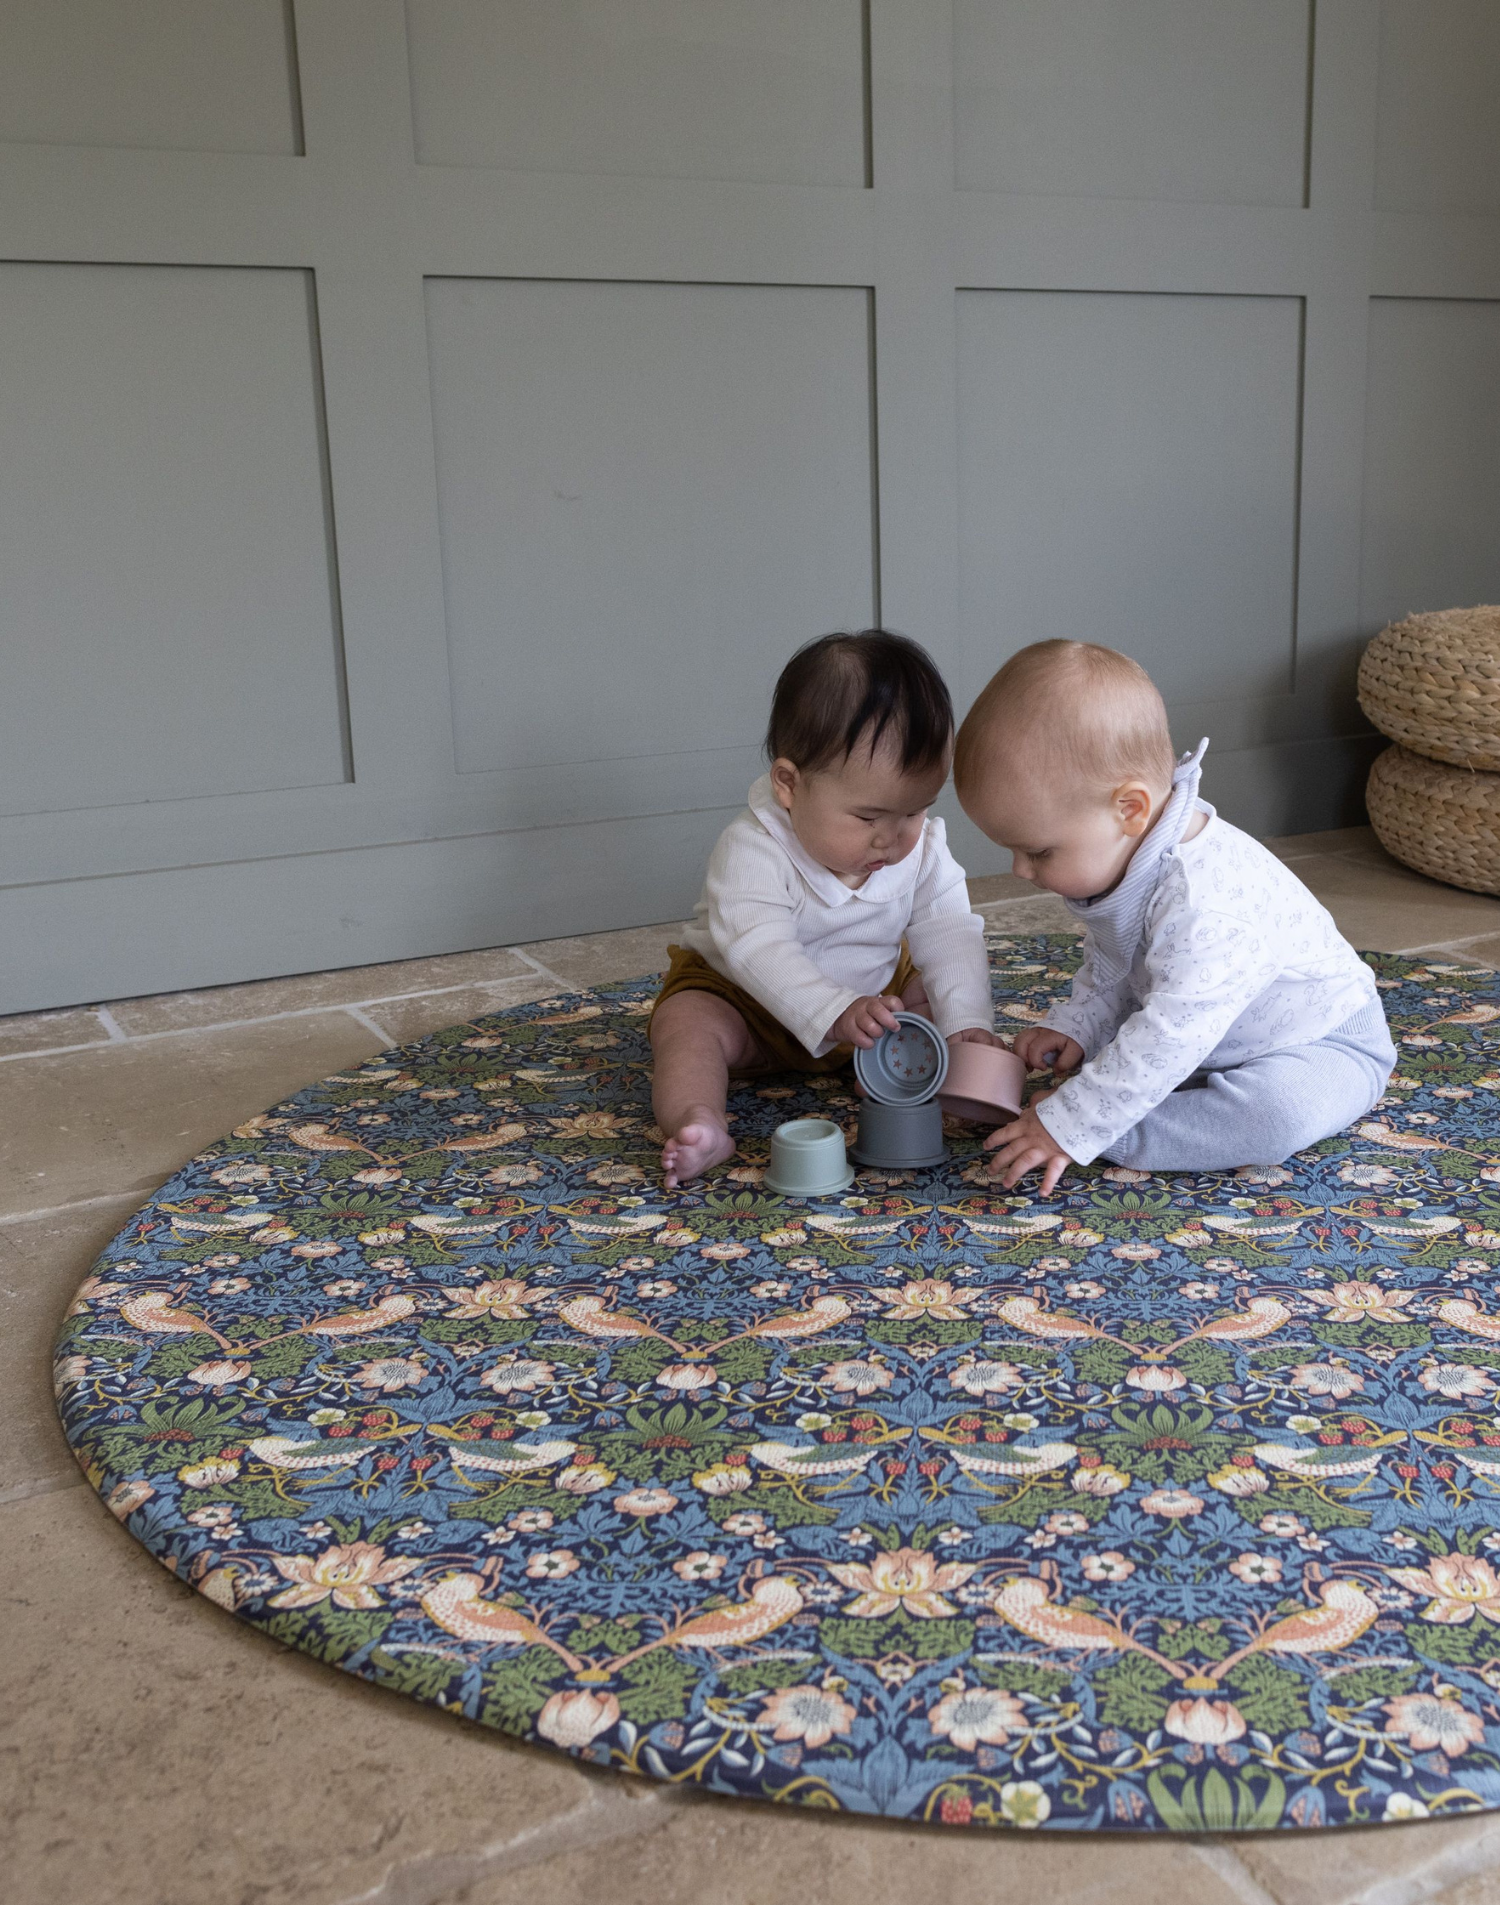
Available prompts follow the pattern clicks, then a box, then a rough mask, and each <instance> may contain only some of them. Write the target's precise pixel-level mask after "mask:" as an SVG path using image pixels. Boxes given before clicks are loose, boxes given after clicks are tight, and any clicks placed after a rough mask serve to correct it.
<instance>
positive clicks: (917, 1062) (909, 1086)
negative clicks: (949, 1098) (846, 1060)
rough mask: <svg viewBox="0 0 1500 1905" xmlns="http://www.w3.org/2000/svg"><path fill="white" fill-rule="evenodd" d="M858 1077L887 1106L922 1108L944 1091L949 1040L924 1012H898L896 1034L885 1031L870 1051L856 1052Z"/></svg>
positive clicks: (855, 1070) (855, 1059) (855, 1069)
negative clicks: (924, 1102)
mask: <svg viewBox="0 0 1500 1905" xmlns="http://www.w3.org/2000/svg"><path fill="white" fill-rule="evenodd" d="M854 1075H855V1077H856V1078H857V1079H858V1080H859V1082H860V1083H861V1084H862V1085H863V1086H864V1088H865V1090H866V1091H867V1092H868V1093H869V1095H870V1097H872V1098H876V1099H878V1100H879V1101H880V1103H881V1104H883V1105H919V1104H921V1103H922V1102H923V1101H924V1100H925V1099H928V1098H935V1097H936V1096H937V1094H938V1093H939V1092H940V1091H941V1090H942V1088H943V1080H944V1079H945V1078H946V1077H947V1076H948V1043H947V1040H946V1039H945V1038H944V1037H943V1035H942V1033H941V1032H940V1031H939V1030H938V1029H937V1027H936V1026H935V1025H934V1024H933V1023H932V1021H931V1020H930V1019H924V1018H923V1017H922V1016H921V1015H920V1013H916V1012H898V1013H897V1014H896V1029H895V1031H894V1032H882V1033H881V1035H880V1037H879V1038H878V1039H876V1041H875V1043H874V1044H873V1045H872V1046H871V1047H870V1048H869V1050H868V1051H856V1052H855V1054H854Z"/></svg>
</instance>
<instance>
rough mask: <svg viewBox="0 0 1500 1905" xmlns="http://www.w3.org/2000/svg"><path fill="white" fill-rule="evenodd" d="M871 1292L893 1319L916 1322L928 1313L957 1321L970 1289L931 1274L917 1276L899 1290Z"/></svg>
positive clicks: (964, 1308) (967, 1300)
mask: <svg viewBox="0 0 1500 1905" xmlns="http://www.w3.org/2000/svg"><path fill="white" fill-rule="evenodd" d="M873 1294H874V1295H875V1296H878V1297H880V1298H882V1299H883V1300H884V1302H885V1305H886V1311H885V1313H886V1315H887V1316H888V1317H889V1318H890V1319H891V1320H892V1321H893V1322H896V1323H920V1322H922V1321H924V1320H925V1319H926V1318H927V1317H929V1316H935V1317H937V1318H939V1319H940V1320H941V1321H942V1322H944V1323H961V1322H962V1321H963V1320H964V1318H965V1317H966V1316H967V1315H968V1309H967V1305H968V1304H969V1302H970V1301H971V1300H972V1296H971V1293H970V1292H968V1291H961V1290H958V1289H956V1288H955V1287H954V1286H953V1285H952V1284H951V1283H943V1282H939V1281H938V1279H937V1278H935V1277H921V1278H918V1279H916V1280H914V1281H913V1282H911V1283H908V1284H905V1285H904V1286H903V1287H902V1288H901V1289H899V1290H876V1291H874V1292H873Z"/></svg>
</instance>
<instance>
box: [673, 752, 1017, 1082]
mask: <svg viewBox="0 0 1500 1905" xmlns="http://www.w3.org/2000/svg"><path fill="white" fill-rule="evenodd" d="M903 938H904V939H905V940H906V943H907V945H908V946H909V947H910V948H911V956H912V958H913V960H914V961H915V962H916V965H917V966H918V968H919V969H920V971H921V974H922V978H923V980H924V982H925V984H926V986H927V996H928V998H929V1000H930V1001H931V1007H932V1018H933V1021H934V1023H935V1024H936V1025H937V1028H938V1030H939V1031H940V1032H942V1033H943V1035H944V1036H945V1037H950V1036H951V1035H952V1034H953V1033H954V1032H962V1031H966V1030H967V1029H968V1028H969V1027H971V1026H982V1027H983V1028H984V1029H985V1030H986V1031H988V1030H989V1029H990V1028H991V1027H992V1025H993V1024H994V1013H993V1008H992V1006H991V1004H990V980H989V964H988V961H987V959H986V957H985V950H984V922H983V921H982V920H981V919H980V918H979V915H978V914H977V913H975V912H974V911H972V909H971V908H970V905H969V892H968V887H967V886H966V885H965V883H964V871H963V868H962V867H961V866H960V865H959V864H958V862H957V861H956V860H955V859H954V858H953V855H952V854H951V853H950V852H949V851H948V843H947V834H946V830H945V828H944V826H943V823H942V821H941V820H935V819H929V820H928V821H927V822H926V824H925V825H924V826H923V828H922V835H921V838H920V839H919V840H918V842H917V844H916V846H915V847H913V848H912V850H911V852H910V853H909V854H907V856H906V858H905V859H904V860H898V861H897V862H896V863H895V864H894V865H893V866H883V867H879V868H877V869H876V871H875V872H873V873H871V874H870V875H869V876H868V878H867V879H866V880H865V883H864V885H863V886H859V887H849V886H845V885H844V883H843V881H842V880H841V879H840V878H839V876H838V875H837V874H836V873H831V872H830V871H829V869H828V868H827V867H825V866H822V865H820V864H819V862H818V861H816V860H814V859H813V858H812V856H811V855H810V854H809V853H808V852H807V849H806V848H805V847H804V846H803V845H802V842H801V841H800V840H799V839H798V838H797V836H796V834H795V833H794V832H793V831H792V826H791V822H790V821H789V820H788V819H787V816H786V814H785V813H784V812H783V810H782V809H781V807H780V806H779V805H778V804H777V801H776V797H775V795H774V794H773V793H772V791H771V777H770V775H769V774H763V775H762V776H761V778H760V779H759V780H758V781H757V782H756V783H755V785H754V786H753V787H752V788H751V789H750V805H749V808H748V809H747V810H746V812H744V813H742V814H741V815H740V816H739V818H738V819H737V820H733V821H731V822H730V824H729V825H728V826H727V827H726V828H725V829H724V831H723V833H721V834H720V835H719V840H718V844H717V845H716V846H715V848H714V850H713V854H712V856H711V857H710V859H709V863H708V877H707V879H706V881H705V882H704V887H703V893H702V896H701V898H700V899H699V901H698V904H697V907H696V908H695V909H694V914H693V923H692V925H691V927H690V928H689V929H688V931H687V932H686V933H684V934H683V944H684V945H685V946H687V947H689V948H690V949H691V950H692V951H693V952H696V953H697V954H699V956H700V957H701V958H703V959H706V960H707V961H708V963H709V965H711V966H712V967H713V968H714V970H715V971H716V972H721V973H723V974H724V976H725V978H727V979H732V980H734V982H735V984H736V985H739V986H743V987H744V989H745V991H746V992H748V993H749V994H750V995H751V997H752V998H755V999H758V1000H759V1001H760V1003H761V1004H762V1005H763V1006H764V1007H765V1008H766V1010H767V1011H768V1012H770V1013H772V1014H774V1016H775V1017H776V1018H777V1019H779V1020H780V1022H781V1023H782V1024H783V1025H784V1026H786V1028H787V1030H788V1031H790V1032H793V1033H795V1035H796V1036H797V1038H798V1039H800V1040H801V1042H802V1044H803V1045H805V1046H806V1047H807V1049H808V1051H809V1052H810V1053H811V1054H812V1055H813V1057H814V1058H821V1057H822V1056H823V1054H824V1053H825V1052H827V1051H830V1050H831V1049H832V1048H833V1045H834V1043H835V1041H834V1040H833V1039H831V1038H829V1037H828V1030H829V1027H830V1026H831V1025H832V1024H833V1022H834V1020H835V1019H837V1018H838V1017H839V1015H840V1014H841V1013H842V1012H843V1011H844V1010H845V1009H846V1008H847V1007H848V1006H850V1005H852V1004H853V1003H854V1001H855V1000H856V999H859V998H864V997H867V996H869V995H870V994H874V993H880V992H884V991H885V990H886V989H887V988H888V987H889V985H890V981H891V975H892V974H893V973H894V971H895V969H896V961H897V959H898V958H899V956H900V952H901V941H902V939H903Z"/></svg>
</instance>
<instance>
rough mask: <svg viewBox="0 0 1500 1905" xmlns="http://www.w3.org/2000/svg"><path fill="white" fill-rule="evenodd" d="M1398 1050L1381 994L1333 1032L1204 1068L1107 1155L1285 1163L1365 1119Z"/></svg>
mask: <svg viewBox="0 0 1500 1905" xmlns="http://www.w3.org/2000/svg"><path fill="white" fill-rule="evenodd" d="M1395 1063H1396V1048H1395V1046H1394V1045H1393V1044H1392V1043H1391V1035H1390V1032H1389V1030H1388V1028H1387V1026H1386V1022H1385V1014H1384V1012H1382V1010H1381V1008H1380V1004H1379V1002H1378V1001H1376V1003H1374V1004H1373V1005H1368V1006H1365V1007H1363V1008H1362V1009H1361V1010H1360V1011H1358V1012H1356V1013H1355V1014H1354V1016H1353V1017H1352V1018H1348V1019H1345V1021H1344V1023H1343V1024H1342V1025H1340V1026H1337V1027H1336V1028H1335V1029H1334V1030H1333V1031H1332V1032H1330V1033H1329V1034H1328V1036H1327V1037H1326V1038H1320V1039H1316V1040H1315V1041H1314V1042H1313V1043H1312V1044H1311V1045H1293V1046H1289V1047H1288V1048H1287V1049H1286V1050H1285V1051H1280V1052H1267V1053H1266V1055H1265V1057H1264V1058H1252V1059H1248V1060H1246V1062H1245V1063H1244V1064H1243V1065H1233V1066H1231V1067H1229V1068H1228V1069H1227V1070H1225V1071H1221V1072H1199V1073H1196V1074H1195V1075H1194V1076H1193V1077H1192V1078H1189V1079H1188V1080H1186V1082H1185V1083H1183V1084H1181V1085H1179V1086H1178V1087H1177V1089H1176V1091H1174V1092H1172V1093H1171V1094H1170V1096H1168V1097H1166V1098H1164V1099H1163V1100H1162V1102H1161V1103H1160V1104H1159V1105H1157V1106H1156V1108H1155V1109H1154V1110H1153V1111H1148V1112H1147V1113H1146V1115H1145V1117H1144V1118H1142V1120H1141V1121H1140V1123H1139V1124H1138V1125H1134V1126H1132V1128H1131V1129H1130V1130H1129V1131H1127V1132H1126V1133H1125V1135H1124V1136H1123V1137H1122V1138H1119V1139H1117V1140H1116V1141H1115V1143H1114V1144H1113V1145H1112V1146H1111V1148H1110V1150H1109V1151H1108V1152H1107V1153H1106V1156H1107V1157H1108V1159H1109V1161H1110V1162H1111V1163H1112V1164H1129V1165H1133V1166H1134V1168H1135V1169H1136V1170H1138V1171H1232V1170H1234V1169H1236V1168H1237V1167H1238V1166H1239V1165H1242V1164H1280V1163H1281V1161H1282V1159H1283V1158H1288V1157H1290V1156H1291V1155H1292V1153H1293V1152H1294V1151H1301V1150H1303V1149H1304V1148H1305V1147H1306V1146H1307V1145H1310V1144H1316V1143H1317V1142H1318V1140H1319V1139H1320V1138H1327V1137H1331V1136H1332V1135H1333V1133H1334V1132H1335V1131H1342V1130H1343V1129H1344V1128H1345V1126H1346V1125H1351V1124H1353V1123H1354V1121H1355V1119H1356V1118H1362V1117H1364V1115H1365V1113H1366V1112H1367V1111H1369V1110H1370V1108H1371V1107H1372V1106H1373V1105H1374V1103H1375V1101H1376V1099H1377V1098H1379V1096H1380V1094H1381V1093H1382V1092H1383V1091H1384V1090H1385V1086H1386V1080H1387V1079H1388V1078H1389V1077H1390V1075H1391V1072H1392V1070H1393V1068H1394V1066H1395Z"/></svg>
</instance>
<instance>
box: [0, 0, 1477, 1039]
mask: <svg viewBox="0 0 1500 1905" xmlns="http://www.w3.org/2000/svg"><path fill="white" fill-rule="evenodd" d="M1497 93H1500V5H1497V4H1496V0H1385V3H1384V4H1381V0H1318V3H1317V4H1316V6H1315V7H1314V6H1313V5H1312V4H1311V3H1310V0H869V3H868V5H862V4H861V3H860V0H404V3H403V0H232V4H229V3H226V0H4V4H3V5H0V444H3V446H4V451H5V454H4V456H3V458H0V642H3V661H4V692H3V694H0V931H3V947H4V953H3V962H0V963H3V981H0V1011H3V1010H19V1009H24V1008H29V1007H35V1006H46V1005H62V1004H66V1003H70V1002H73V1001H78V1000H86V999H93V998H100V997H114V996H119V995H122V994H129V993H133V992H143V991H152V990H157V989H164V988H176V987H182V986H192V985H204V984H211V983H215V982H222V981H228V980H235V979H244V978H251V977H257V976H262V975H267V974H271V973H278V972H289V971H297V970H305V969H311V968H317V967H323V966H330V965H339V964H352V963H362V962H366V961H374V960H380V959H393V958H398V957H405V956H410V955H414V954H421V953H427V952H437V951H442V950H448V949H453V948H458V947H467V946H480V945H487V944H494V943H497V942H504V941H514V940H524V939H528V938H534V937H542V936H549V935H553V934H560V933H566V932H574V931H583V930H588V929H596V928H604V927H610V926H620V925H626V924H631V923H637V922H643V921H647V920H655V919H663V918H672V917H675V916H678V915H680V914H681V913H682V912H683V911H684V910H685V909H686V908H687V907H688V906H689V905H690V904H691V901H692V899H693V897H694V895H695V893H696V890H697V886H698V883H699V879H700V876H701V870H702V864H703V860H704V857H705V855H706V853H707V851H708V848H709V846H710V844H711V842H712V840H713V838H714V836H715V834H716V833H717V831H718V830H719V828H720V827H721V826H722V825H723V824H724V822H725V820H726V818H727V817H728V816H729V814H731V813H732V812H733V811H734V810H735V809H736V808H737V807H738V805H739V804H740V802H741V801H742V799H743V795H744V790H745V787H746V785H747V783H748V781H749V780H750V779H751V778H752V776H753V774H754V773H755V771H756V767H757V743H758V738H759V731H760V727H761V724H762V721H763V718H764V711H765V702H766V696H767V692H768V690H769V686H770V682H771V680H772V678H773V676H774V673H775V671H776V669H777V667H778V666H779V664H780V662H781V660H782V659H783V658H784V656H785V655H786V653H787V652H788V651H789V650H790V649H791V647H792V646H794V645H795V643H796V642H798V641H799V640H801V639H803V638H804V637H806V636H808V635H811V634H813V633H816V632H818V631H821V630H823V629H826V628H830V627H837V626H841V625H851V624H853V625H857V624H861V623H864V622H866V621H869V620H871V619H872V618H874V617H876V616H879V617H881V618H882V619H884V620H885V621H886V622H887V623H888V624H889V625H891V626H893V627H897V628H903V629H906V630H909V631H910V632H911V633H913V634H915V635H917V636H919V637H920V638H922V639H923V640H924V641H926V642H927V643H928V644H929V645H930V646H931V647H932V649H933V650H934V652H935V653H936V654H937V655H938V657H939V658H940V660H941V662H942V663H943V665H944V667H945V668H946V669H947V671H948V673H949V675H950V678H951V680H952V682H953V685H954V688H955V693H956V697H957V698H958V699H959V700H960V702H963V701H965V700H967V698H968V697H970V696H971V695H972V694H973V692H974V691H975V690H976V689H977V688H978V687H979V686H980V684H981V683H982V682H983V681H984V679H985V678H986V677H987V676H988V675H989V674H990V673H991V672H992V670H993V669H994V668H995V667H996V666H997V665H998V663H999V662H1000V661H1001V660H1002V659H1003V658H1004V657H1005V655H1007V654H1008V653H1010V652H1011V651H1012V650H1014V649H1015V648H1016V647H1018V646H1020V645H1021V644H1022V643H1024V642H1026V641H1029V640H1033V639H1035V638H1037V637H1038V636H1043V635H1054V634H1062V633H1068V634H1073V633H1076V634H1081V635H1087V636H1091V637H1095V638H1098V639H1101V640H1104V641H1110V642H1115V643H1118V644H1119V645H1121V646H1124V647H1127V648H1129V649H1130V650H1131V651H1132V652H1134V653H1135V654H1137V655H1139V656H1140V657H1141V659H1142V660H1143V661H1145V662H1146V663H1147V665H1148V666H1150V667H1151V668H1153V669H1154V670H1155V671H1156V673H1157V675H1158V677H1159V679H1160V680H1161V682H1162V685H1163V687H1164V689H1165V690H1166V693H1167V696H1168V699H1169V702H1170V703H1171V705H1172V709H1173V718H1174V726H1175V727H1176V729H1177V731H1178V733H1179V736H1180V738H1181V739H1182V740H1183V741H1184V742H1189V741H1193V740H1196V738H1197V737H1198V735H1199V734H1200V733H1208V734H1211V735H1212V736H1213V739H1214V748H1213V752H1212V754H1211V755H1210V763H1209V770H1208V776H1207V786H1208V791H1209V793H1210V795H1211V797H1213V798H1214V799H1215V800H1217V801H1218V802H1219V803H1220V804H1221V806H1222V807H1223V808H1224V809H1225V810H1226V811H1227V812H1228V813H1229V814H1230V815H1231V817H1233V818H1234V819H1236V820H1239V821H1241V822H1242V823H1243V824H1246V825H1248V826H1250V827H1253V828H1255V829H1257V830H1260V831H1282V830H1290V829H1297V828H1312V827H1316V826H1320V825H1325V824H1334V823H1337V822H1339V821H1341V820H1343V819H1345V818H1347V817H1350V816H1351V815H1352V814H1354V813H1355V812H1356V811H1357V806H1358V794H1359V786H1360V780H1361V775H1362V772H1363V767H1364V764H1365V762H1366V761H1367V759H1368V756H1369V751H1370V744H1369V740H1368V737H1367V735H1366V734H1365V731H1364V729H1363V727H1362V724H1361V722H1360V720H1359V717H1358V714H1357V711H1356V709H1355V707H1354V702H1353V695H1352V678H1353V666H1354V661H1355V658H1356V656H1357V653H1358V649H1359V646H1360V643H1361V641H1362V640H1363V639H1364V638H1365V637H1366V636H1367V635H1368V634H1369V633H1370V632H1371V631H1372V630H1373V629H1374V628H1375V627H1377V626H1379V624H1380V623H1381V622H1382V621H1384V620H1385V619H1387V618H1388V617H1389V616H1390V615H1392V614H1397V613H1400V612H1402V611H1404V610H1406V609H1409V608H1416V607H1425V606H1434V605H1439V604H1445V603H1450V602H1455V601H1473V600H1477V599H1481V598H1485V597H1487V598H1489V599H1491V600H1493V599H1496V598H1500V534H1497V526H1500V447H1497V446H1500V116H1497V115H1496V113H1495V111H1494V103H1493V102H1494V99H1495V97H1496V96H1497ZM948 811H949V812H950V814H951V813H952V811H953V810H952V808H951V803H950V805H949V807H948ZM953 834H954V838H955V841H956V844H957V845H958V847H959V851H960V853H961V854H962V855H963V856H964V857H965V858H966V859H967V860H968V863H969V864H970V865H971V867H973V868H974V869H975V870H977V871H990V870H994V869H996V868H998V867H999V866H1001V865H1002V864H1003V856H1000V855H999V854H998V853H997V852H996V850H994V849H993V848H991V847H990V846H989V845H988V844H987V843H985V842H983V841H981V840H979V839H978V838H977V836H975V834H974V833H973V831H972V829H970V828H969V827H968V825H967V823H966V822H964V821H963V820H962V818H961V816H959V817H957V818H956V819H955V821H954V824H953Z"/></svg>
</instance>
